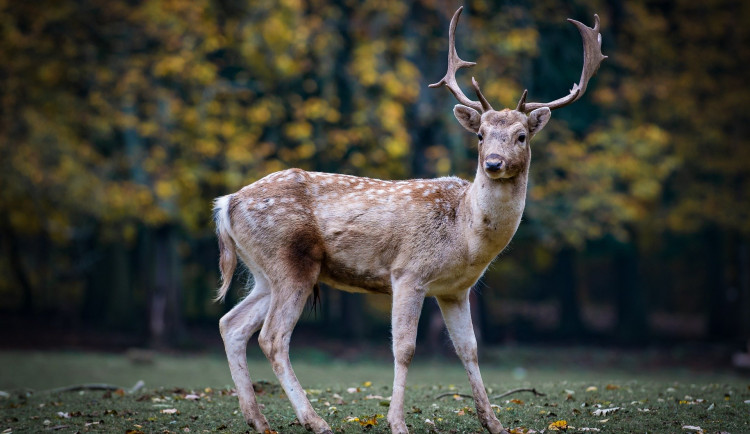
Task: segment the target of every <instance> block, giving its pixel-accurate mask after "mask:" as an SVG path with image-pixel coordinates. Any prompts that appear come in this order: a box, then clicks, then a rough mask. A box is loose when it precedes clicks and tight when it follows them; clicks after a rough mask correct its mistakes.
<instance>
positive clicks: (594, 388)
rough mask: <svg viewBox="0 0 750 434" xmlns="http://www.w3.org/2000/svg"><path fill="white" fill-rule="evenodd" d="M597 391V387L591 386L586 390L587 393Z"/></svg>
mask: <svg viewBox="0 0 750 434" xmlns="http://www.w3.org/2000/svg"><path fill="white" fill-rule="evenodd" d="M597 390H599V389H597V388H596V386H589V387H587V388H586V392H596V391H597Z"/></svg>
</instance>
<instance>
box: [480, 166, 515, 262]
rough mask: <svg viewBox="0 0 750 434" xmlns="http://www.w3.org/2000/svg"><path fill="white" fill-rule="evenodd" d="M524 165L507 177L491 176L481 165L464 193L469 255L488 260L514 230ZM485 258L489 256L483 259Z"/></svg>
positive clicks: (505, 244)
mask: <svg viewBox="0 0 750 434" xmlns="http://www.w3.org/2000/svg"><path fill="white" fill-rule="evenodd" d="M527 182H528V167H527V170H524V171H522V172H521V173H519V174H518V175H517V176H515V177H513V178H510V179H491V178H489V177H488V176H487V175H486V174H485V173H484V171H483V170H482V168H481V167H479V168H478V169H477V175H476V177H475V179H474V183H473V184H472V185H471V187H470V188H469V190H468V194H467V195H466V198H465V200H466V210H467V211H468V212H467V215H466V223H467V226H468V228H467V229H468V231H469V233H468V234H467V235H469V237H468V238H469V240H470V246H469V250H470V256H472V257H474V258H475V259H476V260H477V261H485V260H488V261H489V260H492V259H493V258H494V257H495V256H497V254H498V253H500V251H501V250H502V249H504V248H505V246H507V245H508V242H510V239H511V238H512V237H513V235H514V234H515V233H516V229H518V225H519V223H520V222H521V215H522V214H523V209H524V206H525V204H526V185H527ZM487 258H489V259H487Z"/></svg>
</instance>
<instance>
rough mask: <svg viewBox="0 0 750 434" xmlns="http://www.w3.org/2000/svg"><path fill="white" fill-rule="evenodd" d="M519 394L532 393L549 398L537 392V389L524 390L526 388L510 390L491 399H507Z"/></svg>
mask: <svg viewBox="0 0 750 434" xmlns="http://www.w3.org/2000/svg"><path fill="white" fill-rule="evenodd" d="M518 392H531V393H533V394H534V396H547V395H545V394H544V393H542V392H539V391H537V390H536V389H524V388H521V389H513V390H509V391H507V392H505V393H501V394H499V395H495V396H493V397H492V398H490V399H500V398H504V397H506V396H508V395H512V394H514V393H518Z"/></svg>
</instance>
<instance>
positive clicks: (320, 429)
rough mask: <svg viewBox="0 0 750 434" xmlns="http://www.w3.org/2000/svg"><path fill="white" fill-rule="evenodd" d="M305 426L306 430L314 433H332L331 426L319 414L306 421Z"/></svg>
mask: <svg viewBox="0 0 750 434" xmlns="http://www.w3.org/2000/svg"><path fill="white" fill-rule="evenodd" d="M305 428H306V429H307V430H308V431H312V432H314V433H315V434H333V431H331V427H330V426H328V424H327V423H326V421H324V420H323V418H321V417H319V416H318V417H316V418H313V419H312V420H311V421H309V422H307V423H306V424H305Z"/></svg>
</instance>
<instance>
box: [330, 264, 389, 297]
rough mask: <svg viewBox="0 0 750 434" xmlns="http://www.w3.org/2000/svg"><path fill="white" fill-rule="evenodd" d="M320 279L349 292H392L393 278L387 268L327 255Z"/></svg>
mask: <svg viewBox="0 0 750 434" xmlns="http://www.w3.org/2000/svg"><path fill="white" fill-rule="evenodd" d="M319 280H320V281H321V282H323V283H325V284H327V285H331V286H332V287H334V288H336V289H340V290H342V291H347V292H364V293H377V294H391V279H390V273H388V272H387V270H385V269H382V270H378V269H375V270H373V269H369V268H363V267H361V266H357V264H350V263H348V262H347V261H345V260H337V259H336V258H331V257H326V259H325V260H324V261H323V263H322V264H321V269H320V278H319Z"/></svg>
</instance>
